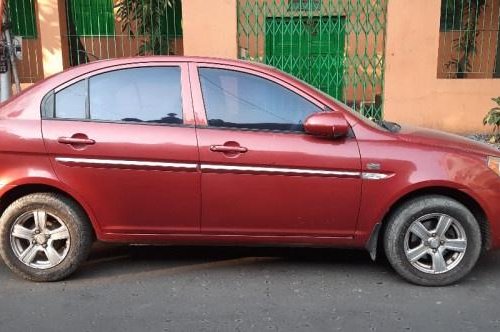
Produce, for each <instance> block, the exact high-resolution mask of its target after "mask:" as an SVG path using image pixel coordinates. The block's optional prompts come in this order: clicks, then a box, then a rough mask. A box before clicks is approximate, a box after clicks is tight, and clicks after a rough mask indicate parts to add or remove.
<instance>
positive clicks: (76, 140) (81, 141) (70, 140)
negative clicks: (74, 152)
mask: <svg viewBox="0 0 500 332" xmlns="http://www.w3.org/2000/svg"><path fill="white" fill-rule="evenodd" d="M57 141H58V142H59V143H61V144H70V145H94V144H95V141H94V140H93V139H90V138H83V137H59V138H58V139H57Z"/></svg>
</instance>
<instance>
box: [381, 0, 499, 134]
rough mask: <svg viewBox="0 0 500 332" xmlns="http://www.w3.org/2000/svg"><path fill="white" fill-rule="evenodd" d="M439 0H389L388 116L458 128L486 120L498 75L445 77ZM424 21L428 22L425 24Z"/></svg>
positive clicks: (471, 128)
mask: <svg viewBox="0 0 500 332" xmlns="http://www.w3.org/2000/svg"><path fill="white" fill-rule="evenodd" d="M440 4H441V2H440V1H436V0H419V1H414V0H398V1H389V4H388V5H389V6H388V14H387V20H388V24H387V37H386V38H387V40H386V47H387V49H386V72H385V91H384V114H385V118H386V119H388V120H393V121H397V122H401V123H406V124H410V125H416V126H424V127H430V128H435V129H441V130H446V131H450V132H456V133H470V132H486V131H489V130H491V129H489V128H486V127H484V126H483V124H482V119H483V117H484V115H485V114H486V112H487V111H488V110H489V109H490V108H491V107H493V103H492V101H491V98H492V97H496V96H499V95H500V80H497V79H440V78H438V76H437V74H436V68H437V67H438V48H439V34H440V33H439V22H440ZM422 22H425V24H423V23H422Z"/></svg>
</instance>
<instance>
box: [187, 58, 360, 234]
mask: <svg viewBox="0 0 500 332" xmlns="http://www.w3.org/2000/svg"><path fill="white" fill-rule="evenodd" d="M190 77H191V83H192V92H193V100H194V101H195V103H194V107H195V114H196V120H197V137H198V144H199V149H200V163H201V171H202V220H201V229H202V232H204V233H209V234H227V235H229V234H236V235H257V236H258V235H261V236H263V235H278V236H280V235H292V236H332V237H337V236H338V237H344V236H345V237H348V236H352V234H353V233H354V230H355V225H356V220H357V215H358V208H359V201H360V195H361V180H360V177H359V171H360V155H359V149H358V146H357V142H356V139H355V138H354V137H347V138H342V139H324V138H320V137H313V136H310V135H306V134H305V133H304V131H303V126H302V123H303V121H304V119H305V118H306V117H307V116H308V115H310V114H312V113H314V112H321V111H322V105H320V104H319V103H318V101H316V100H314V99H313V98H311V97H310V96H306V95H304V94H303V93H301V92H300V91H299V90H297V89H296V88H294V87H292V86H290V85H288V84H287V83H285V82H282V81H279V80H278V79H276V78H274V77H271V76H268V75H266V74H265V73H261V72H256V71H253V70H250V69H243V68H240V69H235V68H234V67H225V66H222V65H221V66H217V65H209V64H207V65H203V64H198V65H195V64H191V65H190Z"/></svg>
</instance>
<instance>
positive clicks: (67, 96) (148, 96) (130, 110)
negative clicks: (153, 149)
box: [54, 67, 182, 124]
mask: <svg viewBox="0 0 500 332" xmlns="http://www.w3.org/2000/svg"><path fill="white" fill-rule="evenodd" d="M54 114H55V117H56V118H61V119H85V120H96V121H108V122H136V123H163V124H182V99H181V73H180V68H179V67H146V68H132V69H123V70H117V71H112V72H107V73H103V74H99V75H96V76H92V77H90V78H89V79H86V80H83V81H80V82H78V83H75V84H73V85H71V86H69V87H67V88H65V89H63V90H61V91H59V92H57V93H56V94H55V110H54Z"/></svg>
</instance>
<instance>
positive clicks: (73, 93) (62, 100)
mask: <svg viewBox="0 0 500 332" xmlns="http://www.w3.org/2000/svg"><path fill="white" fill-rule="evenodd" d="M86 101H87V82H86V81H80V82H77V83H75V84H73V85H70V86H68V87H67V88H65V89H64V90H61V91H59V92H58V93H56V95H55V117H56V118H62V119H85V112H86V111H85V108H86Z"/></svg>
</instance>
